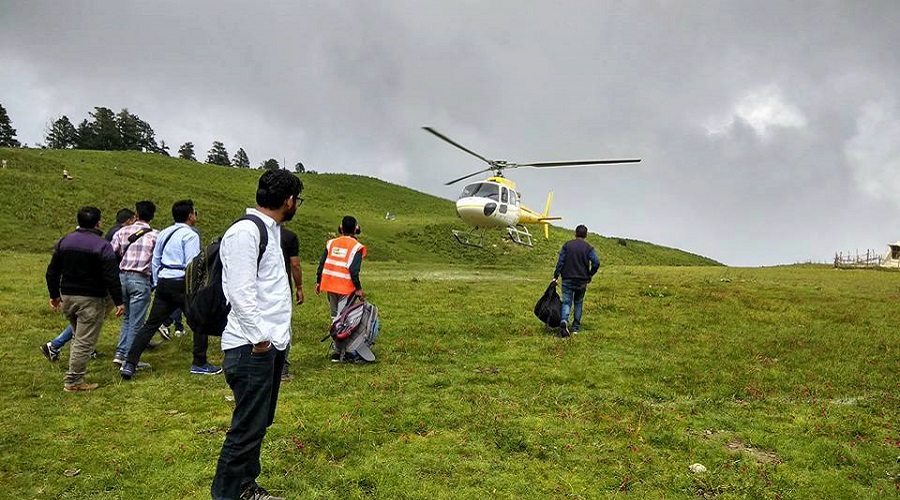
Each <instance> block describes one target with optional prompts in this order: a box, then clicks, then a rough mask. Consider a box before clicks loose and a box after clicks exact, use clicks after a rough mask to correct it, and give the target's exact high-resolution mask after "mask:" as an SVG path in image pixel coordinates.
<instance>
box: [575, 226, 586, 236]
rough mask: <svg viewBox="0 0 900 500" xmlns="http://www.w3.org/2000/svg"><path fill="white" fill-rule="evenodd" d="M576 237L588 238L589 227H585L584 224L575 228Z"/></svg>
mask: <svg viewBox="0 0 900 500" xmlns="http://www.w3.org/2000/svg"><path fill="white" fill-rule="evenodd" d="M575 237H576V238H587V226H585V225H584V224H579V225H578V227H576V228H575Z"/></svg>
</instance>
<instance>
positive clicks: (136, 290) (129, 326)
mask: <svg viewBox="0 0 900 500" xmlns="http://www.w3.org/2000/svg"><path fill="white" fill-rule="evenodd" d="M119 282H120V283H122V301H123V302H124V303H125V314H123V315H122V329H121V330H120V331H119V343H118V344H116V357H117V358H119V359H125V357H126V356H128V351H129V350H130V349H131V344H132V343H134V338H135V337H136V336H137V332H138V331H139V330H140V329H141V327H142V326H144V318H146V317H147V309H149V308H150V293H151V283H150V278H148V277H146V276H142V275H140V274H138V273H131V272H124V273H121V274H119Z"/></svg>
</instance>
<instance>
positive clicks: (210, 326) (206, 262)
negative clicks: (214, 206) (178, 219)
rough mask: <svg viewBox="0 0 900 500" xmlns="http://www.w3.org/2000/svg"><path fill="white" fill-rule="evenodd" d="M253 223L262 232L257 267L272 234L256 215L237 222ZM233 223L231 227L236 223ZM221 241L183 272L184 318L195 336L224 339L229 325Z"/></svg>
mask: <svg viewBox="0 0 900 500" xmlns="http://www.w3.org/2000/svg"><path fill="white" fill-rule="evenodd" d="M242 220H250V221H253V223H254V224H256V227H257V228H258V229H259V236H260V238H259V255H258V256H257V257H256V265H257V267H258V266H259V261H260V260H261V259H262V256H263V253H264V252H265V251H266V245H268V244H269V233H268V231H266V226H265V224H263V221H262V219H260V218H259V217H257V216H255V215H249V214H248V215H245V216H243V217H241V218H240V219H238V220H236V221H234V223H237V222H239V221H242ZM234 223H232V225H233V224H234ZM221 243H222V238H216V239H214V240H213V241H212V242H210V244H209V245H207V246H206V248H205V249H204V250H203V251H201V252H200V253H199V254H197V256H196V257H194V258H193V259H191V261H190V262H189V263H188V265H187V268H185V270H184V309H183V311H184V317H185V319H186V320H187V323H188V326H190V327H191V330H192V331H194V332H195V333H200V334H203V335H212V336H215V337H221V336H222V332H223V331H224V330H225V325H226V324H227V323H228V313H229V312H231V304H229V303H228V301H227V300H225V293H224V292H223V291H222V260H221V259H220V257H219V245H220V244H221Z"/></svg>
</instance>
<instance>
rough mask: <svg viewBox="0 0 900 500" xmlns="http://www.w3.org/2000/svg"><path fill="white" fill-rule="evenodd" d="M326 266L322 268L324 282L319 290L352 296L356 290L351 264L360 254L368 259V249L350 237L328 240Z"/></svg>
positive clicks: (320, 284)
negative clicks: (351, 276) (351, 275)
mask: <svg viewBox="0 0 900 500" xmlns="http://www.w3.org/2000/svg"><path fill="white" fill-rule="evenodd" d="M325 251H326V257H325V265H324V266H322V281H321V283H319V290H321V291H323V292H332V293H336V294H339V295H350V294H351V293H353V292H354V291H355V290H356V287H355V286H354V285H353V280H352V279H350V264H352V263H353V258H354V257H356V254H357V253H358V252H362V256H363V258H365V257H366V247H365V246H363V244H362V243H360V242H358V241H356V239H355V238H351V237H349V236H341V237H339V238H335V239H333V240H328V243H326V244H325Z"/></svg>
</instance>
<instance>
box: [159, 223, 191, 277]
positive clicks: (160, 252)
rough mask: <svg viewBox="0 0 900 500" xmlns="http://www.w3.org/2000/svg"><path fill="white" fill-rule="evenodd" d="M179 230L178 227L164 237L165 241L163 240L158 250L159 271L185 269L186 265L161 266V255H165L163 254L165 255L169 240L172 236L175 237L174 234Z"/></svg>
mask: <svg viewBox="0 0 900 500" xmlns="http://www.w3.org/2000/svg"><path fill="white" fill-rule="evenodd" d="M180 229H181V228H180V227H179V228H177V229H175V230H174V231H172V232H171V233H169V235H168V236H166V239H165V240H163V242H162V246H161V247H160V249H159V268H160V269H184V268H185V267H187V266H186V265H184V266H167V265H165V264H163V261H162V258H163V255H165V253H166V245H168V244H169V240H171V239H172V236H175V233H177V232H178V231H179V230H180Z"/></svg>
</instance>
